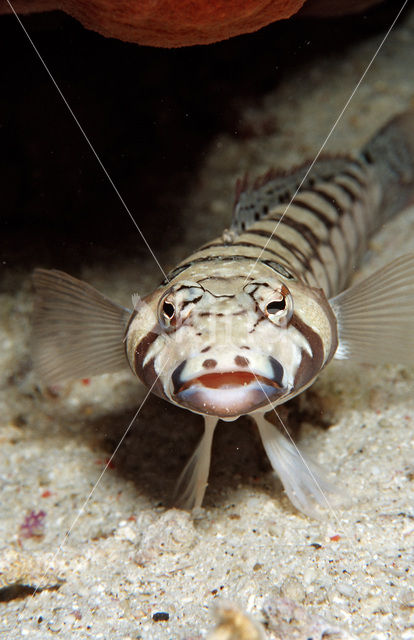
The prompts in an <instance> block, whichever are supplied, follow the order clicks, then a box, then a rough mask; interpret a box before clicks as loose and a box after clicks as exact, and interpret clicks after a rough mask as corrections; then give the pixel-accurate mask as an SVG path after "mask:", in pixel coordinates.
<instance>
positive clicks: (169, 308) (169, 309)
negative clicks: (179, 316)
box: [162, 300, 175, 321]
mask: <svg viewBox="0 0 414 640" xmlns="http://www.w3.org/2000/svg"><path fill="white" fill-rule="evenodd" d="M162 312H163V314H164V316H165V318H166V319H167V320H169V321H171V320H172V319H173V317H174V315H175V308H174V305H173V304H171V302H168V300H164V303H163V305H162Z"/></svg>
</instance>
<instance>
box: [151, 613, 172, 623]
mask: <svg viewBox="0 0 414 640" xmlns="http://www.w3.org/2000/svg"><path fill="white" fill-rule="evenodd" d="M152 619H153V620H154V622H167V620H169V619H170V614H169V613H167V612H166V611H157V612H156V613H153V614H152Z"/></svg>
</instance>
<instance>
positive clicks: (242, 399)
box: [171, 371, 287, 419]
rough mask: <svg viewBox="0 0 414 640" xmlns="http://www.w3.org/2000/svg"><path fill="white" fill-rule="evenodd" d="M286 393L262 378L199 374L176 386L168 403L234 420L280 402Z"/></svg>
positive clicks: (227, 373) (233, 373) (239, 373)
mask: <svg viewBox="0 0 414 640" xmlns="http://www.w3.org/2000/svg"><path fill="white" fill-rule="evenodd" d="M220 377H221V380H220ZM220 382H223V384H219V383H220ZM204 383H206V384H204ZM243 383H244V384H243ZM286 391H287V389H286V388H285V387H282V386H281V385H280V384H279V383H278V382H277V381H276V380H273V379H271V378H267V377H266V376H263V375H261V374H257V373H253V372H246V371H221V372H219V373H217V372H215V373H201V374H200V375H198V376H197V375H196V376H194V377H192V378H191V379H190V380H186V381H183V382H182V383H181V384H180V385H179V386H178V385H177V386H176V388H175V389H174V392H173V393H172V395H171V399H172V401H173V402H174V403H176V404H178V405H179V406H182V407H186V408H187V409H190V410H191V411H194V412H195V413H199V414H202V415H213V416H217V417H219V418H224V419H229V418H233V419H234V418H236V417H238V416H240V415H245V414H249V413H252V412H253V411H256V410H257V409H259V408H261V407H264V406H267V405H271V404H272V403H273V402H275V401H280V397H281V396H283V395H284V394H285V393H286Z"/></svg>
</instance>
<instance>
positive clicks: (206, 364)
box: [203, 358, 217, 369]
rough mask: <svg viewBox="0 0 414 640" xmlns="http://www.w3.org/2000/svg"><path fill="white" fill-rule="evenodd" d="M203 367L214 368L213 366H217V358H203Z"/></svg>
mask: <svg viewBox="0 0 414 640" xmlns="http://www.w3.org/2000/svg"><path fill="white" fill-rule="evenodd" d="M203 367H204V369H214V367H217V360H213V358H208V359H207V360H204V362H203Z"/></svg>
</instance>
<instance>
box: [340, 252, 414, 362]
mask: <svg viewBox="0 0 414 640" xmlns="http://www.w3.org/2000/svg"><path fill="white" fill-rule="evenodd" d="M330 303H331V305H332V308H333V310H334V312H335V315H336V318H337V321H338V338H339V344H338V349H337V352H336V354H335V358H337V359H339V360H343V359H348V358H349V359H352V360H354V361H355V362H365V363H367V364H385V363H394V364H405V365H413V364H414V254H407V255H404V256H401V257H400V258H397V259H396V260H393V262H391V263H390V264H389V265H387V266H386V267H384V268H383V269H380V270H379V271H377V272H376V273H374V274H373V275H372V276H370V277H369V278H367V279H366V280H364V281H363V282H359V283H358V284H355V285H354V286H352V287H350V288H349V289H347V290H346V291H344V292H343V293H340V294H339V295H338V296H336V297H335V298H332V299H331V300H330Z"/></svg>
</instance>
